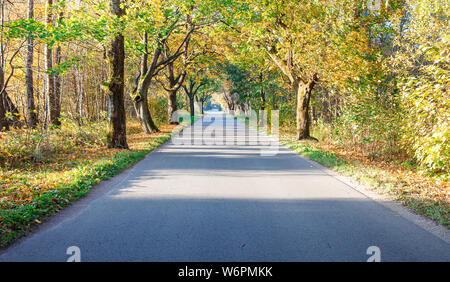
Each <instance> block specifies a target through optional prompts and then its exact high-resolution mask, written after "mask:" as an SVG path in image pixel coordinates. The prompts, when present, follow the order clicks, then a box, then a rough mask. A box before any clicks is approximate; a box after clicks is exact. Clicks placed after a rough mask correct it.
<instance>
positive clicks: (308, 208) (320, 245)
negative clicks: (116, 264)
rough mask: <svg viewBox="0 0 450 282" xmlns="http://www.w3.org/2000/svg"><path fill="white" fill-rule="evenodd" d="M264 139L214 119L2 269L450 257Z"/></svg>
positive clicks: (65, 218)
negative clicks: (74, 251) (24, 264)
mask: <svg viewBox="0 0 450 282" xmlns="http://www.w3.org/2000/svg"><path fill="white" fill-rule="evenodd" d="M212 118H214V120H212ZM224 123H226V125H227V126H228V128H231V129H233V130H234V132H235V133H234V136H230V134H228V135H227V136H224V134H223V131H221V126H222V125H223V124H224ZM192 132H197V133H199V132H203V133H205V135H209V134H210V133H211V132H212V133H213V134H212V135H211V136H213V137H209V138H208V137H206V136H205V137H204V140H205V141H207V142H206V143H209V145H205V144H201V143H200V141H202V138H201V137H200V138H197V137H196V138H191V137H192V136H191V135H190V134H191V133H192ZM256 136H257V133H256V132H255V131H254V130H252V129H249V128H247V127H245V126H244V125H243V124H242V123H238V122H236V121H234V120H233V119H231V118H227V117H224V116H222V115H218V114H215V115H209V116H207V118H206V119H205V121H204V123H203V124H202V123H201V122H198V123H196V127H195V128H187V129H185V130H184V131H183V136H180V137H176V138H174V139H173V141H172V142H169V143H167V144H166V145H164V146H162V147H161V148H160V149H158V150H157V151H154V152H152V153H150V154H149V155H148V156H147V157H146V158H145V159H144V160H142V161H141V162H139V163H138V164H137V165H135V166H134V167H133V168H132V169H130V170H127V171H125V172H124V173H122V174H121V175H119V176H117V177H115V178H113V179H111V180H108V181H106V182H104V183H102V184H100V186H99V187H96V188H94V189H93V190H92V192H90V193H89V194H88V195H87V196H86V197H85V199H82V200H80V201H79V202H77V203H75V204H74V205H73V206H72V207H70V208H68V209H67V210H66V211H63V212H61V213H60V214H59V215H56V216H55V217H53V218H52V219H51V220H50V221H49V222H47V223H44V224H43V225H44V226H43V227H42V228H40V230H38V231H37V232H34V233H33V234H31V236H28V237H27V238H26V239H24V240H21V241H20V242H18V243H17V244H15V245H13V246H12V247H11V248H9V249H7V250H6V251H4V252H3V254H2V255H1V256H0V261H66V260H67V259H68V258H69V256H70V255H67V254H66V251H67V248H68V247H70V246H77V247H78V248H79V249H80V252H81V260H82V261H366V260H367V259H368V258H369V257H370V255H367V253H366V251H367V249H368V247H369V246H377V247H378V248H379V250H380V251H381V261H450V245H449V244H448V243H446V242H445V241H443V240H441V239H439V238H438V237H436V236H435V235H433V234H432V233H430V232H428V231H426V230H424V229H423V228H421V227H419V226H418V225H416V224H415V223H413V222H411V221H409V220H407V219H405V218H404V217H402V216H400V215H399V214H397V213H395V212H394V211H392V210H391V209H388V208H386V207H385V206H383V205H381V204H380V203H378V202H376V201H374V200H372V199H370V198H368V197H366V196H364V195H363V194H361V193H360V192H358V191H356V190H355V189H353V188H352V187H350V186H348V185H347V184H345V183H343V182H341V181H340V180H338V179H337V178H335V177H333V176H331V175H329V174H327V173H326V172H325V171H324V170H322V169H320V168H318V167H316V166H314V165H313V164H312V163H311V162H309V161H307V160H305V159H304V158H301V157H300V156H298V155H297V154H296V153H294V152H292V151H290V150H288V149H287V148H285V147H280V148H279V151H278V153H277V154H273V151H272V153H270V151H269V154H267V150H261V149H267V148H268V147H270V146H271V145H274V144H275V143H272V144H267V142H266V143H265V145H261V144H255V142H254V141H255V140H256ZM191 139H192V140H194V142H195V143H197V144H191V145H189V144H180V143H182V142H184V141H189V140H191ZM261 139H262V141H268V140H271V139H270V138H267V137H264V136H262V138H261ZM212 141H214V142H212ZM221 142H222V143H223V144H220V143H221ZM237 143H238V144H237Z"/></svg>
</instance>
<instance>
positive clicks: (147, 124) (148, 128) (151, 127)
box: [134, 88, 159, 134]
mask: <svg viewBox="0 0 450 282" xmlns="http://www.w3.org/2000/svg"><path fill="white" fill-rule="evenodd" d="M138 91H139V92H138V93H140V94H139V95H140V96H139V99H134V108H135V110H136V114H137V116H138V118H139V121H140V123H141V127H142V130H143V131H144V132H145V133H146V134H151V133H152V132H159V129H158V127H157V126H156V124H155V122H154V121H153V118H152V115H151V113H150V109H149V108H148V97H147V96H148V90H144V89H142V88H141V89H140V90H138Z"/></svg>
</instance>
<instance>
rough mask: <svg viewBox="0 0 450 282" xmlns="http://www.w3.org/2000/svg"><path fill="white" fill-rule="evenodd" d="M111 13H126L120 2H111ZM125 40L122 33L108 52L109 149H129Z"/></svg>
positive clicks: (117, 14)
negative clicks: (125, 102) (125, 96)
mask: <svg viewBox="0 0 450 282" xmlns="http://www.w3.org/2000/svg"><path fill="white" fill-rule="evenodd" d="M110 10H111V13H112V14H114V15H116V16H117V17H122V16H123V15H124V14H125V13H124V10H123V9H122V8H121V7H120V0H110ZM124 43H125V40H124V37H123V35H122V34H121V33H119V34H117V35H116V37H115V38H114V39H113V41H112V43H111V47H110V50H109V52H108V59H109V77H110V80H109V85H108V92H109V93H108V95H109V96H110V99H111V100H110V101H111V106H112V113H111V121H110V124H109V140H108V141H109V144H108V147H109V148H123V149H128V144H127V131H126V116H125V104H124V97H123V95H124V88H125V80H124V76H125V67H124V66H125V45H124Z"/></svg>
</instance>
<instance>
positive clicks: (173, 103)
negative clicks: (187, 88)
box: [167, 90, 178, 124]
mask: <svg viewBox="0 0 450 282" xmlns="http://www.w3.org/2000/svg"><path fill="white" fill-rule="evenodd" d="M167 108H168V109H167V111H168V118H169V123H170V124H178V120H173V118H174V116H173V115H174V113H175V112H176V111H177V109H178V108H177V91H176V90H171V91H168V107H167Z"/></svg>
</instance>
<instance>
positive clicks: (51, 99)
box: [45, 0, 61, 126]
mask: <svg viewBox="0 0 450 282" xmlns="http://www.w3.org/2000/svg"><path fill="white" fill-rule="evenodd" d="M52 5H53V0H47V7H46V13H47V16H46V18H47V25H52V24H53V13H52V12H51V6H52ZM52 68H53V50H52V47H51V46H50V45H49V44H46V45H45V69H46V71H47V74H46V92H45V99H46V102H47V122H49V123H51V124H53V125H56V126H59V125H60V124H61V123H60V121H59V119H58V118H59V114H58V101H57V99H56V94H55V75H54V74H53V73H51V70H52Z"/></svg>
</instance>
